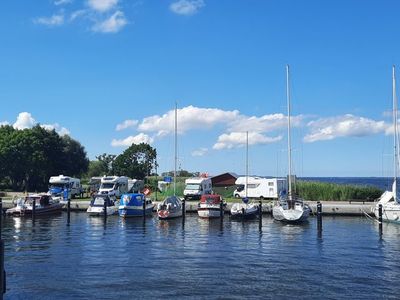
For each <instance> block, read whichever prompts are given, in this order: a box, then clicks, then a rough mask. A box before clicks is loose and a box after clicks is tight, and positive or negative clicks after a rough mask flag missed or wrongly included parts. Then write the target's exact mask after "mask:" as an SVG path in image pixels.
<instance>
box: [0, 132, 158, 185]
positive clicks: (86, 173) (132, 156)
mask: <svg viewBox="0 0 400 300" xmlns="http://www.w3.org/2000/svg"><path fill="white" fill-rule="evenodd" d="M156 158H157V152H156V150H155V149H153V148H152V147H151V146H150V145H148V144H144V143H142V144H139V145H135V144H132V145H131V146H130V147H129V148H128V149H126V150H125V151H124V152H123V153H121V154H120V155H112V154H106V153H104V154H102V155H99V156H97V157H96V160H94V161H89V159H88V157H87V153H86V151H85V148H84V147H83V146H82V145H81V144H80V143H79V142H78V141H76V140H74V139H72V138H71V137H70V136H68V135H64V136H60V135H59V134H58V133H57V132H56V131H55V130H48V129H45V128H43V127H41V126H40V125H36V126H34V127H33V128H29V129H23V130H19V129H15V128H13V127H12V126H10V125H3V126H0V190H13V191H45V190H47V187H48V181H49V178H50V176H57V175H60V174H63V175H68V176H72V177H77V178H82V177H89V178H90V177H92V176H103V175H120V176H121V175H125V176H128V177H131V178H137V179H143V178H144V177H145V176H147V175H151V172H152V170H153V169H154V168H155V167H156Z"/></svg>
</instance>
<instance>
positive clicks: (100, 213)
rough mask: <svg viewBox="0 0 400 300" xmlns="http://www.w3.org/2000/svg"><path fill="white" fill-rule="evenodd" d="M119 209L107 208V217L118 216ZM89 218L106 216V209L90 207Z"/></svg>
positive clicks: (88, 210)
mask: <svg viewBox="0 0 400 300" xmlns="http://www.w3.org/2000/svg"><path fill="white" fill-rule="evenodd" d="M117 211H118V209H117V208H116V207H115V206H108V207H107V216H110V215H114V214H116V213H117ZM86 212H87V213H88V215H89V216H104V207H95V206H89V207H88V209H87V210H86Z"/></svg>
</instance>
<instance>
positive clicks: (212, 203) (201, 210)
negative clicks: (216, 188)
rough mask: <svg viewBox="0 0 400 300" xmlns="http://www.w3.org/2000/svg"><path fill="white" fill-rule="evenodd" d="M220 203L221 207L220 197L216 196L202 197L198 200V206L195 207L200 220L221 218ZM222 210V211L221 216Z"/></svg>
mask: <svg viewBox="0 0 400 300" xmlns="http://www.w3.org/2000/svg"><path fill="white" fill-rule="evenodd" d="M221 203H222V205H223V206H225V204H224V203H223V200H222V197H221V196H220V195H217V194H212V195H211V194H207V195H202V196H201V198H200V202H199V205H198V207H197V213H198V214H199V217H200V218H206V219H208V218H219V217H220V216H221ZM223 213H224V209H222V214H223Z"/></svg>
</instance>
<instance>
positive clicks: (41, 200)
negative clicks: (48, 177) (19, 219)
mask: <svg viewBox="0 0 400 300" xmlns="http://www.w3.org/2000/svg"><path fill="white" fill-rule="evenodd" d="M34 203H35V205H34ZM63 206H64V204H62V203H60V202H58V201H55V200H53V199H52V198H51V197H50V196H49V195H47V194H31V195H28V196H26V197H24V198H19V199H18V200H17V204H16V206H15V207H13V208H9V209H7V210H6V214H7V215H12V216H27V215H32V212H33V208H35V215H43V214H51V213H60V212H61V209H62V207H63Z"/></svg>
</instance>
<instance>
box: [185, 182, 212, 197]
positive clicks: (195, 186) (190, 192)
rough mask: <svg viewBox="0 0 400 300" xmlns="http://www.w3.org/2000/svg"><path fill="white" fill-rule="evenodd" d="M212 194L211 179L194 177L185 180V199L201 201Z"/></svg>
mask: <svg viewBox="0 0 400 300" xmlns="http://www.w3.org/2000/svg"><path fill="white" fill-rule="evenodd" d="M211 193H212V183H211V178H207V177H194V178H188V179H186V180H185V190H184V191H183V195H184V196H185V199H197V200H198V199H200V197H201V196H202V195H206V194H211Z"/></svg>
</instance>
